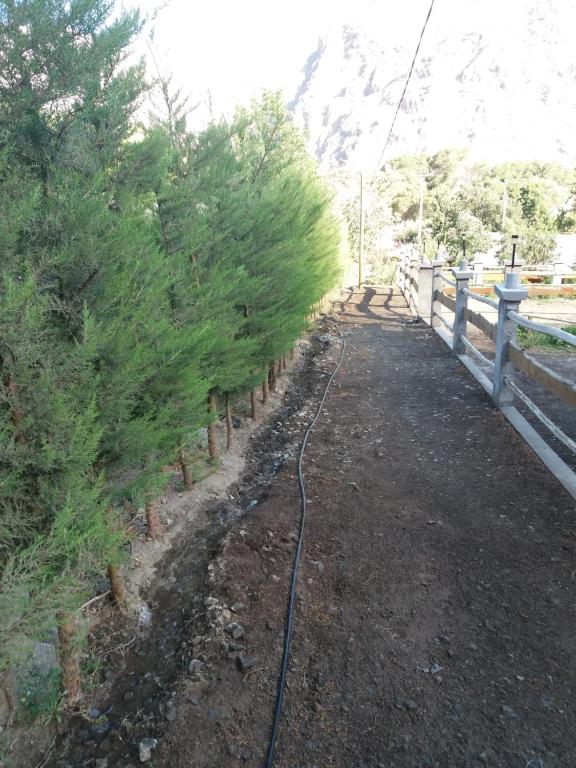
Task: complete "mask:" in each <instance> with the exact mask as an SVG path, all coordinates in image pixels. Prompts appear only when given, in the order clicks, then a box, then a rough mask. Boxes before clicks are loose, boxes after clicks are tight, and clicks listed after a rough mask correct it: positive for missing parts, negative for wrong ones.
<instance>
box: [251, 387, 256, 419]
mask: <svg viewBox="0 0 576 768" xmlns="http://www.w3.org/2000/svg"><path fill="white" fill-rule="evenodd" d="M250 417H251V418H252V419H255V418H256V392H254V390H252V391H251V392H250Z"/></svg>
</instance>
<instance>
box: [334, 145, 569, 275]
mask: <svg viewBox="0 0 576 768" xmlns="http://www.w3.org/2000/svg"><path fill="white" fill-rule="evenodd" d="M333 183H334V186H335V188H336V190H338V191H339V192H340V197H341V207H342V211H343V214H344V216H345V218H346V220H347V221H348V225H349V232H350V247H351V251H352V253H353V254H355V253H356V252H357V248H358V210H359V202H358V189H359V185H358V180H357V178H354V177H350V176H349V175H348V174H346V173H343V172H339V173H336V174H334V177H333ZM422 186H423V196H424V221H423V250H424V253H425V255H426V256H427V257H428V258H437V257H440V258H443V257H444V258H447V259H448V260H455V259H457V258H461V257H462V254H463V250H464V245H465V247H466V253H467V256H468V257H469V258H471V257H472V256H473V254H474V253H486V252H488V251H489V250H490V249H491V248H494V249H495V251H496V254H497V255H498V257H499V258H500V259H501V260H509V259H510V254H511V241H510V237H511V235H513V234H517V235H519V236H520V248H519V257H520V259H521V260H522V261H523V262H525V263H530V264H535V263H544V262H548V261H550V260H551V259H552V258H553V255H554V249H555V236H556V235H557V234H571V233H576V169H567V168H564V167H562V166H560V165H558V164H553V163H538V162H510V163H504V164H500V165H495V166H488V165H485V164H479V163H476V164H474V163H470V162H469V161H468V159H467V157H466V153H465V152H464V151H459V150H443V151H441V152H438V153H436V154H435V155H432V156H430V157H426V156H425V155H405V156H402V157H398V158H396V159H395V160H393V161H392V162H390V163H389V164H387V166H386V167H385V168H383V169H382V171H381V172H380V173H378V174H376V176H375V177H374V178H373V179H371V180H368V183H367V184H366V186H365V194H364V199H365V220H366V225H365V235H364V239H365V247H366V255H367V257H368V259H372V261H373V262H375V263H376V262H377V261H378V255H379V254H380V253H381V247H380V245H379V240H380V239H381V234H380V233H381V232H382V231H385V230H387V229H390V228H394V230H395V232H396V238H397V240H398V241H400V242H409V243H414V242H415V241H416V239H417V221H418V216H419V203H420V192H421V189H422Z"/></svg>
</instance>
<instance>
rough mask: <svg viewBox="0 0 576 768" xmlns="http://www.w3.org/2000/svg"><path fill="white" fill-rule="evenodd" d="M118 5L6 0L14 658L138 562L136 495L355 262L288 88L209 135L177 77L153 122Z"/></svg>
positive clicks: (2, 479)
mask: <svg viewBox="0 0 576 768" xmlns="http://www.w3.org/2000/svg"><path fill="white" fill-rule="evenodd" d="M111 12H112V2H110V1H107V0H70V1H69V2H65V1H64V0H2V1H1V2H0V46H1V48H2V52H3V53H2V56H1V57H0V205H1V210H2V219H1V221H0V253H1V264H0V297H1V305H0V615H1V616H2V622H1V626H0V669H1V667H2V665H5V664H6V663H8V662H9V660H10V658H12V657H13V655H14V653H15V652H16V651H17V650H18V648H22V647H23V646H25V644H26V641H28V640H31V639H33V638H36V637H39V636H41V635H42V633H43V632H45V631H46V629H47V628H49V627H50V626H53V625H54V624H56V623H57V621H58V617H59V616H64V615H66V614H67V613H69V612H70V611H72V610H74V609H75V608H76V607H77V606H78V605H79V604H80V602H81V601H82V599H83V595H85V594H87V593H89V591H90V584H91V583H92V580H93V579H94V576H95V574H98V573H102V571H103V569H105V567H106V565H107V564H109V563H117V562H119V561H120V559H121V558H122V551H123V535H122V533H121V529H122V526H121V521H120V520H119V519H118V513H117V511H116V510H118V509H119V507H120V506H121V503H122V502H123V500H126V499H131V500H133V501H136V502H137V503H140V502H141V501H145V500H147V499H153V498H154V497H155V496H156V495H157V494H158V493H159V491H160V490H161V489H162V486H163V484H164V483H165V482H166V478H167V477H168V476H167V474H166V473H165V472H163V471H162V470H163V468H164V467H165V466H166V465H167V464H170V463H171V462H173V461H175V460H176V459H177V458H178V456H180V455H182V452H183V451H184V452H185V451H186V450H187V449H188V447H189V446H190V445H192V444H195V441H196V440H197V434H198V430H199V429H200V428H201V427H203V426H206V425H207V424H208V422H209V419H210V418H214V414H212V415H211V416H209V415H208V413H207V398H208V395H209V393H216V395H217V396H219V397H220V398H221V400H220V402H222V398H224V397H226V398H234V397H235V396H237V395H240V394H244V393H246V392H247V391H248V390H250V389H251V388H252V387H254V386H255V385H256V384H257V383H259V382H261V381H262V379H263V377H264V376H265V375H266V372H267V369H268V367H269V366H270V364H271V363H273V362H274V361H275V360H276V359H278V357H279V356H281V355H282V354H284V353H286V352H287V351H288V350H289V349H290V348H291V347H292V346H293V344H294V341H295V339H296V338H297V337H298V335H299V334H300V333H301V332H302V330H303V329H304V328H305V326H306V317H307V316H308V315H309V314H310V312H311V308H312V307H313V305H314V304H315V303H316V302H318V300H319V299H320V298H321V297H322V296H323V295H324V294H325V293H326V291H327V290H329V289H330V288H331V287H332V286H333V285H334V283H335V280H336V277H337V273H338V264H337V258H336V256H337V252H338V231H339V227H338V223H337V221H336V220H335V219H334V218H333V216H332V214H331V212H330V197H329V195H328V193H327V191H326V189H325V187H324V186H323V184H322V183H321V181H320V179H319V177H318V175H317V173H316V170H315V168H314V165H313V164H312V162H311V161H310V159H309V158H308V157H307V156H306V154H305V151H304V148H303V142H302V139H301V138H300V136H299V135H298V133H297V131H296V129H295V128H294V126H293V125H292V123H291V122H290V121H289V119H288V117H287V115H286V112H285V109H284V107H283V105H282V103H281V101H280V99H279V98H278V97H277V96H275V95H267V96H266V97H264V99H263V100H262V102H261V103H259V104H255V105H253V106H252V107H251V108H250V109H246V110H241V111H239V112H238V114H237V116H236V118H235V119H234V120H233V121H232V122H231V124H224V123H221V124H213V125H210V126H208V127H207V128H206V130H204V131H203V132H201V133H198V134H195V135H193V134H190V133H189V132H188V131H187V130H186V125H185V119H184V116H183V114H181V110H179V109H178V106H177V103H176V102H177V100H176V99H170V97H169V96H168V95H167V88H166V87H164V89H163V90H164V93H165V96H166V104H167V106H168V107H169V109H168V114H167V117H166V119H158V120H157V122H156V124H155V125H153V126H151V127H149V128H147V129H143V128H142V127H140V128H139V129H138V130H137V131H136V128H137V126H136V125H135V122H134V114H135V110H136V108H137V106H138V103H139V100H140V99H141V97H142V96H143V95H144V93H145V89H146V87H147V86H146V85H145V82H144V79H143V70H142V68H141V67H140V66H132V67H129V66H127V65H126V64H125V62H124V54H125V51H126V50H127V46H128V45H129V44H130V42H131V40H132V39H133V37H134V35H136V34H137V33H138V30H139V20H138V18H137V16H136V15H134V14H122V15H120V16H116V17H112V16H111ZM123 62H124V63H123ZM121 63H123V65H122V66H119V65H120V64H121ZM164 85H165V84H164Z"/></svg>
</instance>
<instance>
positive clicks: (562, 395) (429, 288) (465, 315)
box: [398, 262, 576, 498]
mask: <svg viewBox="0 0 576 768" xmlns="http://www.w3.org/2000/svg"><path fill="white" fill-rule="evenodd" d="M414 272H415V273H416V277H414V276H413V275H414ZM398 275H399V287H400V290H401V291H402V293H403V294H404V296H405V298H406V301H407V302H408V304H409V306H410V308H411V310H412V312H413V313H414V314H416V315H417V316H418V317H419V318H421V319H422V320H423V321H424V322H425V323H427V324H428V325H430V327H431V328H432V329H433V330H434V331H435V332H436V333H437V334H438V335H439V336H440V337H441V338H442V339H443V340H444V341H445V342H446V344H447V345H448V346H449V347H450V349H451V350H452V351H453V352H454V353H455V354H456V355H457V356H458V358H459V360H460V362H462V364H463V365H464V366H465V367H466V368H467V369H468V370H469V371H470V373H471V374H472V375H473V376H474V377H475V378H476V380H477V381H478V382H479V383H480V384H481V385H482V387H483V388H484V389H485V390H486V392H487V393H488V395H489V396H490V397H491V398H492V400H493V401H494V404H495V405H496V406H497V407H498V408H500V410H501V411H502V413H503V414H504V415H505V416H506V418H507V419H508V420H509V421H510V422H511V423H512V425H513V426H514V427H515V429H516V430H517V431H518V432H519V433H520V434H521V435H522V437H523V438H524V439H525V440H526V441H527V442H528V444H529V445H530V447H531V448H532V449H533V450H534V451H535V453H537V455H538V456H539V457H540V458H541V459H542V461H543V462H544V463H545V464H546V466H547V467H548V468H549V469H550V470H551V471H552V472H553V474H554V475H555V476H556V477H557V479H558V480H559V481H560V482H561V483H562V485H563V486H564V487H565V488H566V490H568V491H569V493H571V494H572V496H573V497H574V498H576V473H575V472H574V471H573V470H572V469H571V468H570V467H569V466H568V465H567V464H566V463H565V462H564V461H563V460H562V459H561V458H560V456H558V454H557V453H556V452H555V451H554V450H553V448H552V447H551V446H550V445H549V444H548V443H547V442H546V441H545V440H544V439H543V437H542V436H541V435H540V434H539V433H538V432H537V431H536V430H535V429H534V428H533V427H532V425H531V424H530V423H529V422H528V421H527V420H526V418H525V417H524V416H523V415H522V414H521V413H520V412H519V411H518V409H517V408H516V403H518V404H519V403H522V404H523V406H525V408H527V409H528V411H529V412H530V413H531V414H532V416H533V417H535V418H536V419H537V420H538V421H539V422H540V423H541V424H542V425H543V426H544V427H545V428H546V429H547V430H548V431H549V432H550V433H551V434H552V435H553V436H554V438H556V440H558V441H559V442H560V443H562V445H563V446H564V447H565V448H566V449H568V450H569V451H570V452H572V453H574V454H576V442H575V441H574V440H573V439H572V438H571V437H569V436H568V435H566V434H565V432H564V431H563V430H562V429H561V428H560V427H559V426H558V425H557V424H555V423H554V422H553V421H552V419H550V418H549V417H548V416H546V414H544V413H543V412H542V410H541V409H540V408H539V407H538V406H537V405H536V403H534V401H533V400H532V399H531V398H530V397H529V396H528V395H527V394H526V392H524V391H523V390H522V389H521V387H520V386H519V383H518V377H517V372H518V371H521V372H522V374H524V375H525V376H526V377H528V379H529V380H530V381H531V382H533V383H536V384H538V385H539V387H543V388H544V389H545V390H546V391H547V392H549V393H552V394H553V395H554V396H555V397H556V398H558V399H560V400H561V401H562V402H563V403H564V404H566V405H568V406H570V407H574V406H576V383H575V382H574V381H571V380H569V379H566V378H564V377H563V376H561V375H560V374H558V373H556V372H555V371H553V370H551V369H550V368H548V366H546V365H544V364H543V363H542V362H540V361H538V360H536V359H535V358H534V357H532V356H531V355H529V354H527V353H526V352H525V351H524V350H522V349H521V348H520V347H519V345H518V340H517V328H518V327H523V328H526V329H528V330H532V331H537V332H538V333H542V334H545V335H548V336H551V337H554V338H556V339H558V340H560V341H563V342H565V343H566V344H569V345H570V346H573V347H576V336H575V335H573V334H571V333H567V332H566V331H562V330H560V329H558V328H555V327H554V326H551V325H544V324H542V323H536V322H534V321H532V320H530V319H529V318H527V317H525V316H524V315H522V314H521V313H520V312H519V309H520V305H521V302H522V301H523V300H524V299H526V298H527V296H528V291H527V288H526V287H525V286H523V285H522V284H521V282H520V274H518V273H516V272H507V273H506V274H505V276H504V282H503V283H502V284H500V285H496V286H495V289H494V290H495V293H496V297H497V298H496V299H491V298H488V297H486V296H483V295H480V294H479V293H476V292H475V291H473V290H471V287H470V286H471V285H472V281H473V278H474V271H473V270H472V269H470V268H469V267H468V265H467V264H466V263H465V262H462V264H461V265H460V266H459V267H458V268H455V269H449V270H443V269H442V267H441V266H440V265H433V264H419V265H417V268H416V269H415V268H414V265H413V264H410V266H409V267H407V266H402V267H401V268H399V270H398ZM400 276H402V282H400ZM414 285H416V286H417V291H416V292H414V290H413V287H414ZM472 301H473V302H475V304H474V308H472V307H471V306H470V302H472ZM478 304H480V305H484V306H487V307H489V309H487V310H484V309H483V307H481V306H480V307H479V306H478ZM490 315H492V316H494V317H495V318H496V322H491V320H490V319H489V316H490ZM469 324H470V325H472V326H474V327H475V328H476V329H478V330H479V331H481V333H482V334H483V335H484V336H485V337H486V338H487V339H488V340H489V342H490V343H489V344H488V345H487V346H488V347H489V348H490V352H487V354H491V355H492V357H493V359H489V357H487V356H486V355H485V354H484V353H483V352H481V351H480V350H479V349H478V348H477V347H476V346H475V345H474V343H473V341H472V340H471V338H470V337H469V335H468V325H469Z"/></svg>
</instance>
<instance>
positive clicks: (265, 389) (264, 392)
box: [262, 374, 268, 403]
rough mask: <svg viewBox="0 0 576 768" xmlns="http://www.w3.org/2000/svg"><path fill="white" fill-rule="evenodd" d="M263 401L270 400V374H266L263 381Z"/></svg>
mask: <svg viewBox="0 0 576 768" xmlns="http://www.w3.org/2000/svg"><path fill="white" fill-rule="evenodd" d="M262 402H263V403H266V402H268V374H266V376H265V377H264V381H263V382H262Z"/></svg>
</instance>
